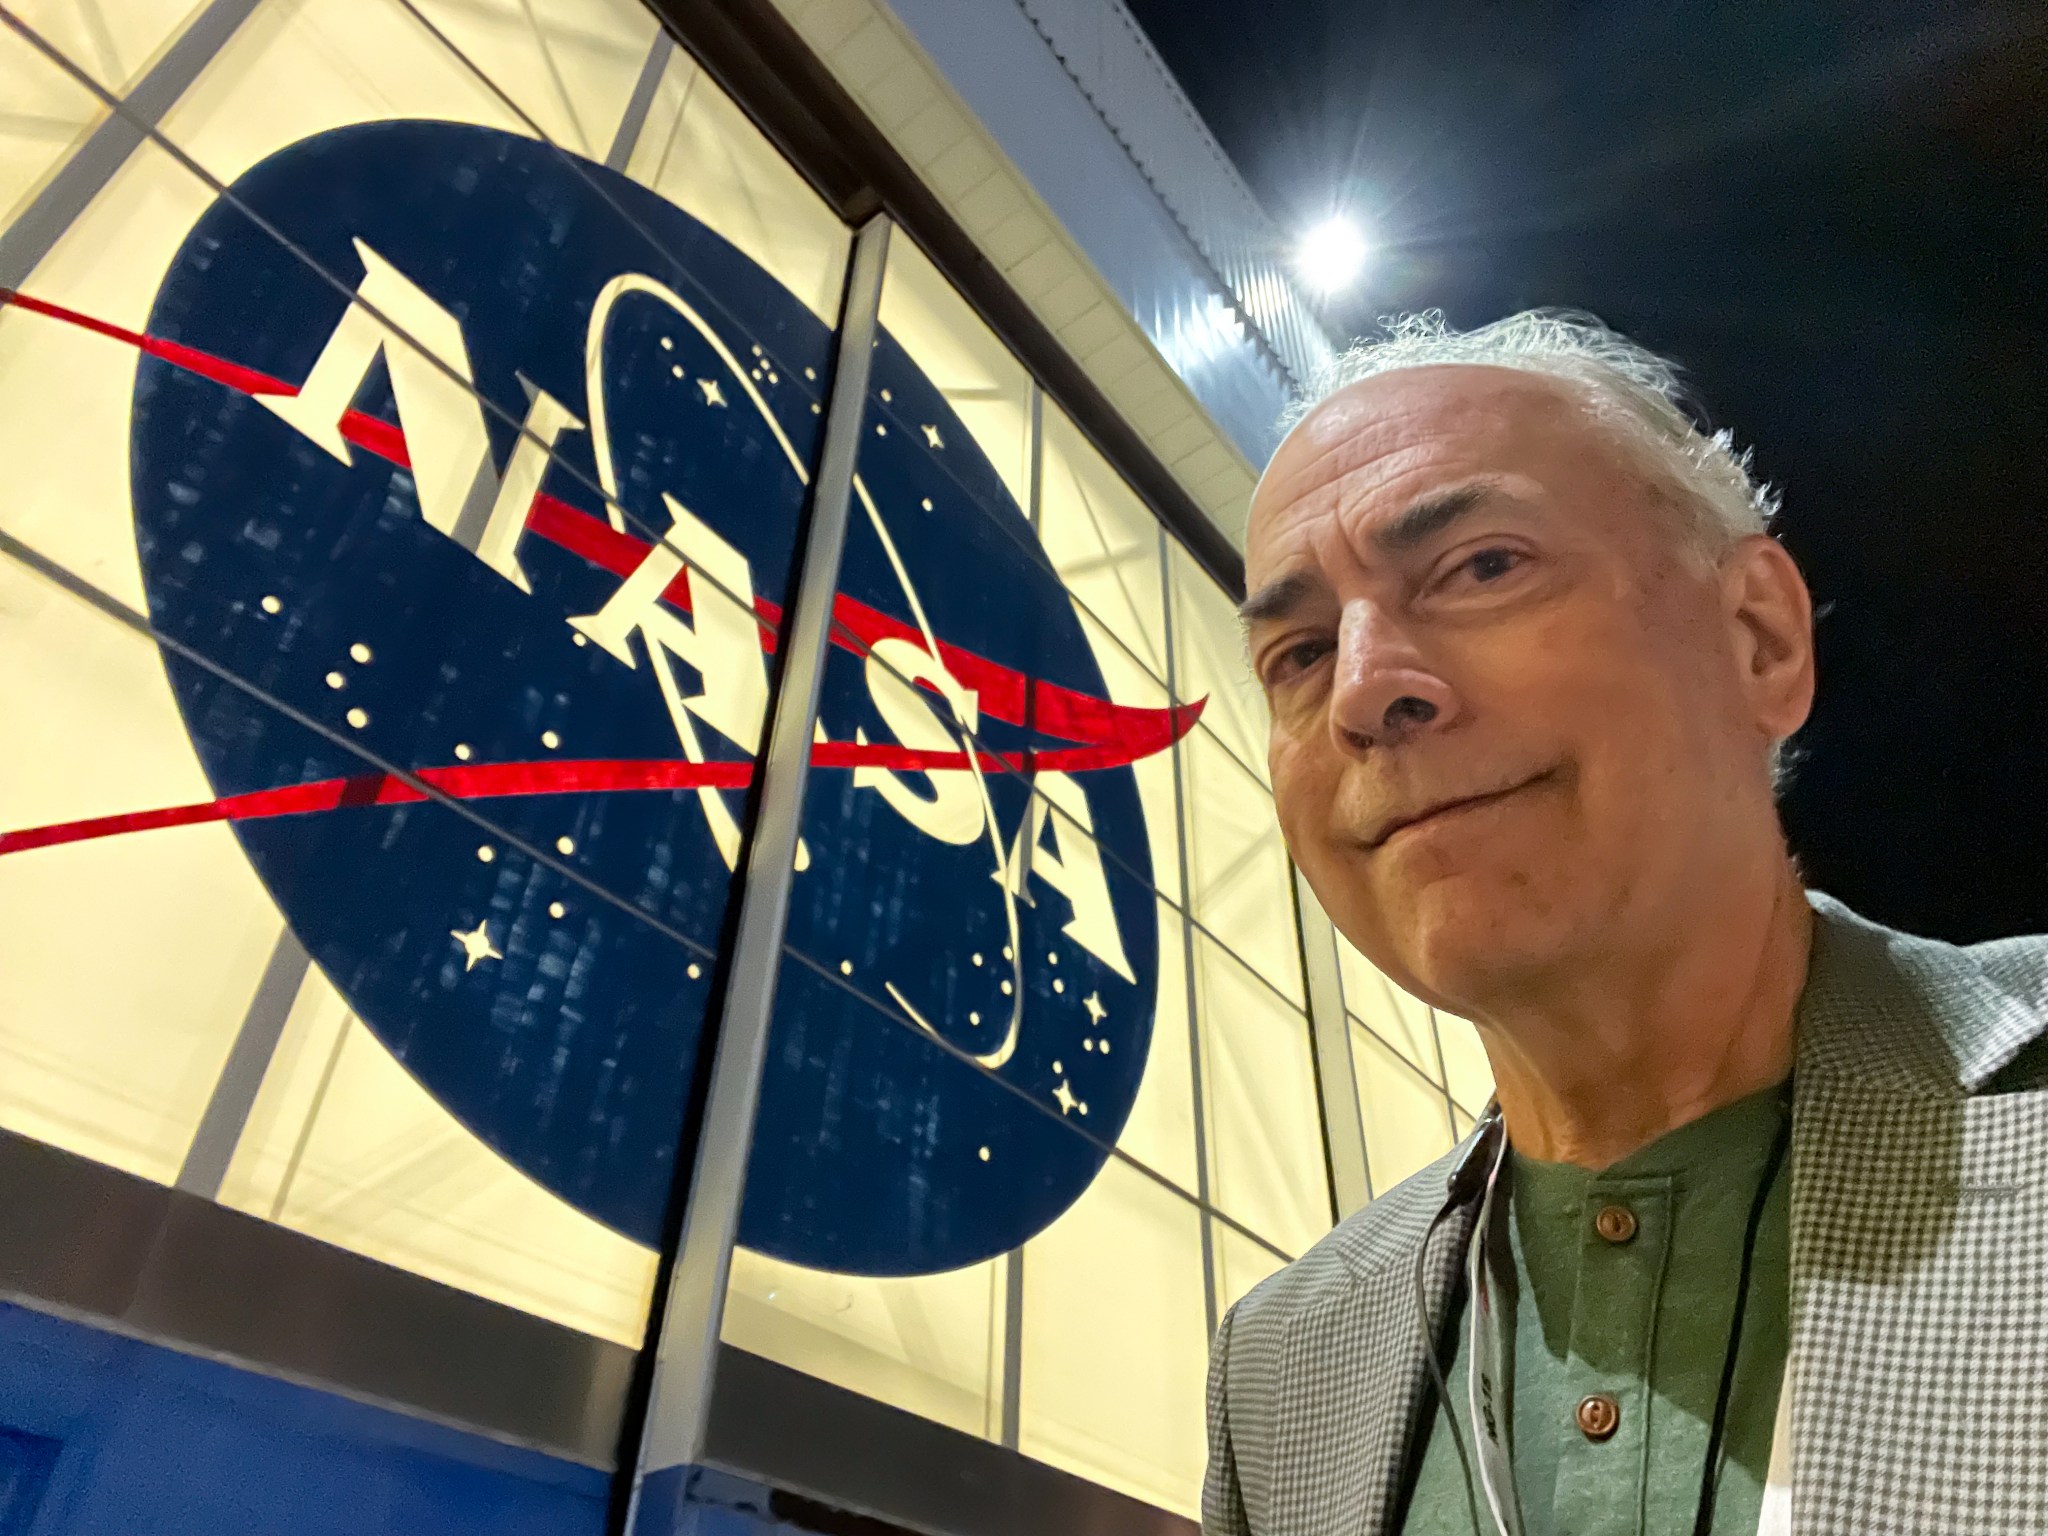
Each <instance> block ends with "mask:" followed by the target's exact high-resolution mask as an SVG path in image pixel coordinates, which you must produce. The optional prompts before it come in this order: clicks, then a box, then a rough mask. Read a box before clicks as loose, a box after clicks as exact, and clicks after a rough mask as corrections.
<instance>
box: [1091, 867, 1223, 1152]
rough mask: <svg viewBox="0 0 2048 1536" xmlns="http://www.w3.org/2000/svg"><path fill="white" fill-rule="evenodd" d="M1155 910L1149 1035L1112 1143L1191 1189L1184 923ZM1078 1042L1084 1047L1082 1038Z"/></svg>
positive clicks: (1168, 910) (1104, 1043)
mask: <svg viewBox="0 0 2048 1536" xmlns="http://www.w3.org/2000/svg"><path fill="white" fill-rule="evenodd" d="M1158 912H1159V1002H1158V1006H1157V1008H1156V1009H1155V1011H1154V1013H1153V1015H1152V1040H1151V1044H1150V1045H1149V1046H1148V1047H1147V1049H1146V1057H1145V1076H1144V1078H1143V1080H1142V1081H1141V1082H1140V1083H1139V1084H1138V1101H1137V1103H1135V1104H1134V1105H1132V1106H1131V1118H1130V1120H1129V1121H1128V1122H1126V1123H1125V1125H1124V1132H1123V1135H1122V1136H1121V1137H1119V1138H1118V1139H1117V1146H1118V1148H1119V1149H1120V1150H1122V1151H1124V1152H1126V1153H1128V1154H1129V1155H1130V1156H1132V1157H1134V1158H1136V1159H1137V1160H1138V1161H1139V1162H1141V1163H1143V1164H1144V1165H1145V1166H1146V1167H1147V1168H1151V1169H1154V1170H1156V1171H1157V1172H1159V1173H1162V1174H1164V1175H1165V1176H1166V1177H1167V1178H1169V1179H1171V1180H1173V1182H1174V1183H1176V1184H1178V1185H1179V1186H1180V1187H1181V1188H1182V1189H1184V1190H1190V1191H1192V1190H1195V1189H1197V1188H1198V1187H1199V1183H1200V1180H1199V1176H1198V1175H1197V1173H1196V1171H1195V1087H1194V1074H1193V1069H1192V1068H1191V1066H1190V1064H1189V1048H1190V1038H1189V1034H1188V987H1187V937H1186V933H1187V925H1186V923H1185V922H1183V921H1182V919H1181V915H1180V913H1179V912H1178V911H1177V910H1175V909H1174V908H1173V907H1171V906H1169V905H1167V904H1166V903H1165V902H1160V903H1159V904H1158ZM1104 1022H1105V1023H1107V1022H1108V1021H1107V1020H1106V1019H1105V1021H1104ZM1082 1045H1083V1048H1084V1051H1085V1049H1086V1047H1087V1045H1088V1042H1087V1041H1085V1040H1084V1041H1083V1042H1082ZM1095 1047H1096V1049H1098V1050H1101V1051H1109V1050H1111V1049H1113V1042H1112V1041H1111V1040H1110V1039H1108V1038H1106V1037H1101V1038H1097V1039H1096V1041H1095Z"/></svg>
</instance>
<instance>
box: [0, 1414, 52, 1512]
mask: <svg viewBox="0 0 2048 1536" xmlns="http://www.w3.org/2000/svg"><path fill="white" fill-rule="evenodd" d="M59 1449H60V1446H59V1443H58V1442H57V1441H56V1440H55V1439H53V1438H52V1437H51V1436H49V1435H31V1434H28V1433H27V1432H26V1431H23V1430H18V1429H8V1428H7V1427H6V1426H4V1425H0V1536H28V1528H29V1522H30V1521H32V1520H34V1519H35V1517H36V1511H37V1510H38V1509H40V1508H42V1504H43V1489H44V1488H45V1487H47V1486H48V1485H49V1481H50V1469H51V1468H52V1467H54V1466H55V1465H56V1464H57V1452H58V1450H59Z"/></svg>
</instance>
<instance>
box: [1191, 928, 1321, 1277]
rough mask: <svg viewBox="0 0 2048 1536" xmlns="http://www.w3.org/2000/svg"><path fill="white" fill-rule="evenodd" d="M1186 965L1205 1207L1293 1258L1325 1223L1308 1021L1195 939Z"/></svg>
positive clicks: (1254, 978) (1221, 954)
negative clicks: (1205, 1123)
mask: <svg viewBox="0 0 2048 1536" xmlns="http://www.w3.org/2000/svg"><path fill="white" fill-rule="evenodd" d="M1195 959H1196V967H1195V978H1196V981H1195V985H1196V998H1197V1004H1198V1007H1199V1009H1200V1018H1201V1023H1202V1085H1203V1088H1204V1090H1205V1091H1206V1093H1207V1095H1208V1099H1209V1161H1210V1166H1211V1185H1210V1188H1211V1191H1212V1198H1213V1199H1214V1200H1215V1202H1216V1205H1217V1206H1218V1208H1219V1209H1221V1210H1224V1211H1227V1212H1228V1213H1229V1214H1230V1215H1232V1216H1234V1217H1236V1218H1237V1220H1239V1221H1241V1222H1243V1223H1244V1225H1246V1226H1247V1227H1249V1228H1251V1229H1252V1230H1253V1231H1254V1232H1257V1233H1258V1234H1259V1235H1260V1236H1262V1237H1264V1238H1265V1239H1266V1240H1267V1241H1268V1242H1271V1243H1273V1244H1274V1245H1276V1246H1277V1247H1280V1248H1282V1249H1284V1250H1286V1251H1287V1252H1288V1253H1292V1254H1299V1253H1302V1252H1304V1251H1306V1250H1307V1248H1308V1247H1309V1245H1310V1244H1312V1243H1314V1242H1315V1240H1316V1239H1317V1238H1319V1237H1321V1236H1322V1235H1323V1234H1324V1233H1325V1232H1327V1231H1329V1230H1330V1221H1331V1204H1330V1179H1329V1171H1328V1166H1327V1163H1326V1161H1325V1158H1324V1153H1323V1117H1322V1108H1321V1104H1320V1102H1319V1101H1318V1099H1317V1097H1316V1080H1315V1062H1314V1059H1313V1055H1312V1052H1311V1047H1310V1038H1309V1028H1308V1020H1307V1019H1306V1018H1305V1017H1304V1016H1303V1015H1302V1014H1301V1013H1300V1012H1298V1011H1297V1010H1295V1009H1293V1008H1290V1007H1289V1006H1288V1005H1287V1004H1286V1003H1285V1002H1284V1001H1282V1000H1281V999H1280V998H1279V997H1278V996H1276V995H1275V994H1274V992H1273V990H1272V988H1270V987H1268V986H1267V985H1265V983H1264V982H1262V981H1261V980H1260V979H1259V978H1258V977H1257V976H1255V975H1253V974H1252V973H1251V972H1250V971H1248V970H1246V969H1245V968H1244V967H1243V966H1241V965H1239V964H1238V963H1237V962H1236V961H1235V960H1233V959H1231V958H1230V957H1229V956H1228V955H1226V954H1225V953H1224V952H1223V951H1222V950H1221V949H1220V948H1219V947H1218V946H1217V945H1216V944H1215V943H1213V942H1212V941H1210V940H1209V939H1208V938H1207V937H1205V936H1204V935H1202V934H1199V933H1198V934H1196V936H1195Z"/></svg>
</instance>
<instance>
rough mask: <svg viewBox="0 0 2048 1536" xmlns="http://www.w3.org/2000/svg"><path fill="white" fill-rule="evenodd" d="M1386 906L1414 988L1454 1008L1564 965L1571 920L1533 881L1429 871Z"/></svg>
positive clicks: (1488, 874)
mask: <svg viewBox="0 0 2048 1536" xmlns="http://www.w3.org/2000/svg"><path fill="white" fill-rule="evenodd" d="M1389 910H1391V911H1394V912H1397V913H1399V914H1400V915H1399V917H1398V919H1397V928H1398V931H1399V932H1400V933H1401V944H1400V948H1401V950H1402V952H1403V958H1404V959H1405V960H1406V962H1407V964H1408V968H1409V969H1410V970H1411V971H1412V972H1413V974H1414V980H1415V982H1416V984H1417V985H1416V986H1415V987H1414V990H1417V991H1421V992H1427V993H1434V994H1438V995H1440V996H1441V997H1442V998H1443V999H1444V1001H1443V1002H1442V1003H1441V1004H1439V1006H1446V1007H1449V1008H1451V1009H1452V1010H1453V1011H1458V1010H1459V1009H1460V1007H1461V1005H1469V1004H1471V1003H1473V1002H1476V1001H1477V999H1478V998H1479V997H1483V996H1484V995H1485V994H1487V993H1489V992H1492V991H1495V990H1497V989H1498V988H1499V987H1500V986H1502V985H1504V984H1511V983H1512V981H1513V979H1514V978H1516V977H1529V976H1534V975H1540V974H1541V973H1543V972H1545V971H1548V970H1551V969H1554V968H1555V967H1557V966H1559V965H1563V964H1567V963H1569V960H1570V956H1571V954H1572V953H1573V952H1574V950H1575V948H1576V946H1575V944H1574V942H1573V940H1574V936H1575V933H1576V930H1577V927H1578V925H1577V924H1575V923H1574V922H1572V920H1571V918H1570V916H1569V914H1568V912H1567V910H1566V909H1565V907H1564V906H1563V905H1562V904H1560V903H1558V902H1557V901H1555V900H1553V899H1547V897H1546V893H1544V892H1542V891H1541V889H1540V887H1539V885H1538V884H1537V882H1535V881H1532V880H1530V879H1527V878H1522V877H1518V876H1514V875H1504V874H1502V873H1501V872H1499V871H1490V872H1489V871H1474V870H1452V871H1442V872H1439V873H1437V874H1436V875H1435V876H1434V877H1433V878H1431V879H1429V880H1427V881H1425V882H1423V883H1422V884H1421V885H1420V886H1419V887H1417V888H1415V889H1413V890H1411V891H1410V892H1408V893H1407V895H1406V897H1405V899H1403V900H1402V902H1401V904H1400V905H1399V906H1396V907H1391V908H1389Z"/></svg>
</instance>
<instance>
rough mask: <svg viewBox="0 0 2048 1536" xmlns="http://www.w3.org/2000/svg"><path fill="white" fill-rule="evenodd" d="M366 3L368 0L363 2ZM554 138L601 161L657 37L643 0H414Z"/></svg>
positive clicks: (464, 52)
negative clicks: (648, 51)
mask: <svg viewBox="0 0 2048 1536" xmlns="http://www.w3.org/2000/svg"><path fill="white" fill-rule="evenodd" d="M359 3H360V0H359ZM412 4H413V5H415V6H416V7H418V9H419V11H420V14H421V15H423V16H425V17H426V19H427V20H428V21H429V22H431V23H433V25H434V26H435V27H437V28H439V29H440V31H441V32H442V34H443V35H444V36H446V37H447V39H448V41H449V43H450V44H451V45H452V46H453V47H455V48H458V49H460V50H461V51H462V53H463V54H464V55H465V56H467V57H468V59H469V60H470V62H471V63H473V64H475V65H476V66H477V68H478V69H480V70H482V71H483V72H484V74H486V75H488V76H489V77H490V78H491V80H493V81H494V82H495V83H496V84H497V86H498V88H499V89H500V90H502V91H504V92H505V94H506V95H508V96H510V97H511V98H512V99H513V100H514V101H516V102H517V103H519V108H520V110H521V111H522V112H524V113H525V114H526V115H527V116H528V117H530V118H532V119H533V120H534V121H535V122H536V123H537V124H539V126H540V131H541V132H542V134H544V135H545V136H546V137H547V138H548V140H549V141H550V142H551V143H555V144H559V145H561V146H562V147H563V148H564V149H569V150H573V151H575V152H576V153H577V154H579V155H582V156H583V157H584V158H585V159H589V160H596V161H599V162H603V161H604V160H605V157H606V156H607V155H608V154H609V153H610V152H611V150H612V147H613V144H614V141H615V139H616V137H617V134H618V130H619V123H620V119H621V118H622V117H623V116H624V114H625V110H626V103H627V102H628V101H629V100H631V99H632V95H633V86H634V83H635V82H636V81H637V80H638V79H639V78H640V67H641V65H642V64H643V63H645V62H646V58H647V50H648V48H649V47H650V46H651V45H652V44H653V42H654V40H655V37H656V36H657V30H658V29H657V26H656V23H655V20H654V14H653V12H651V11H649V10H648V9H647V7H646V6H644V5H641V4H640V3H639V0H412Z"/></svg>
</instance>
